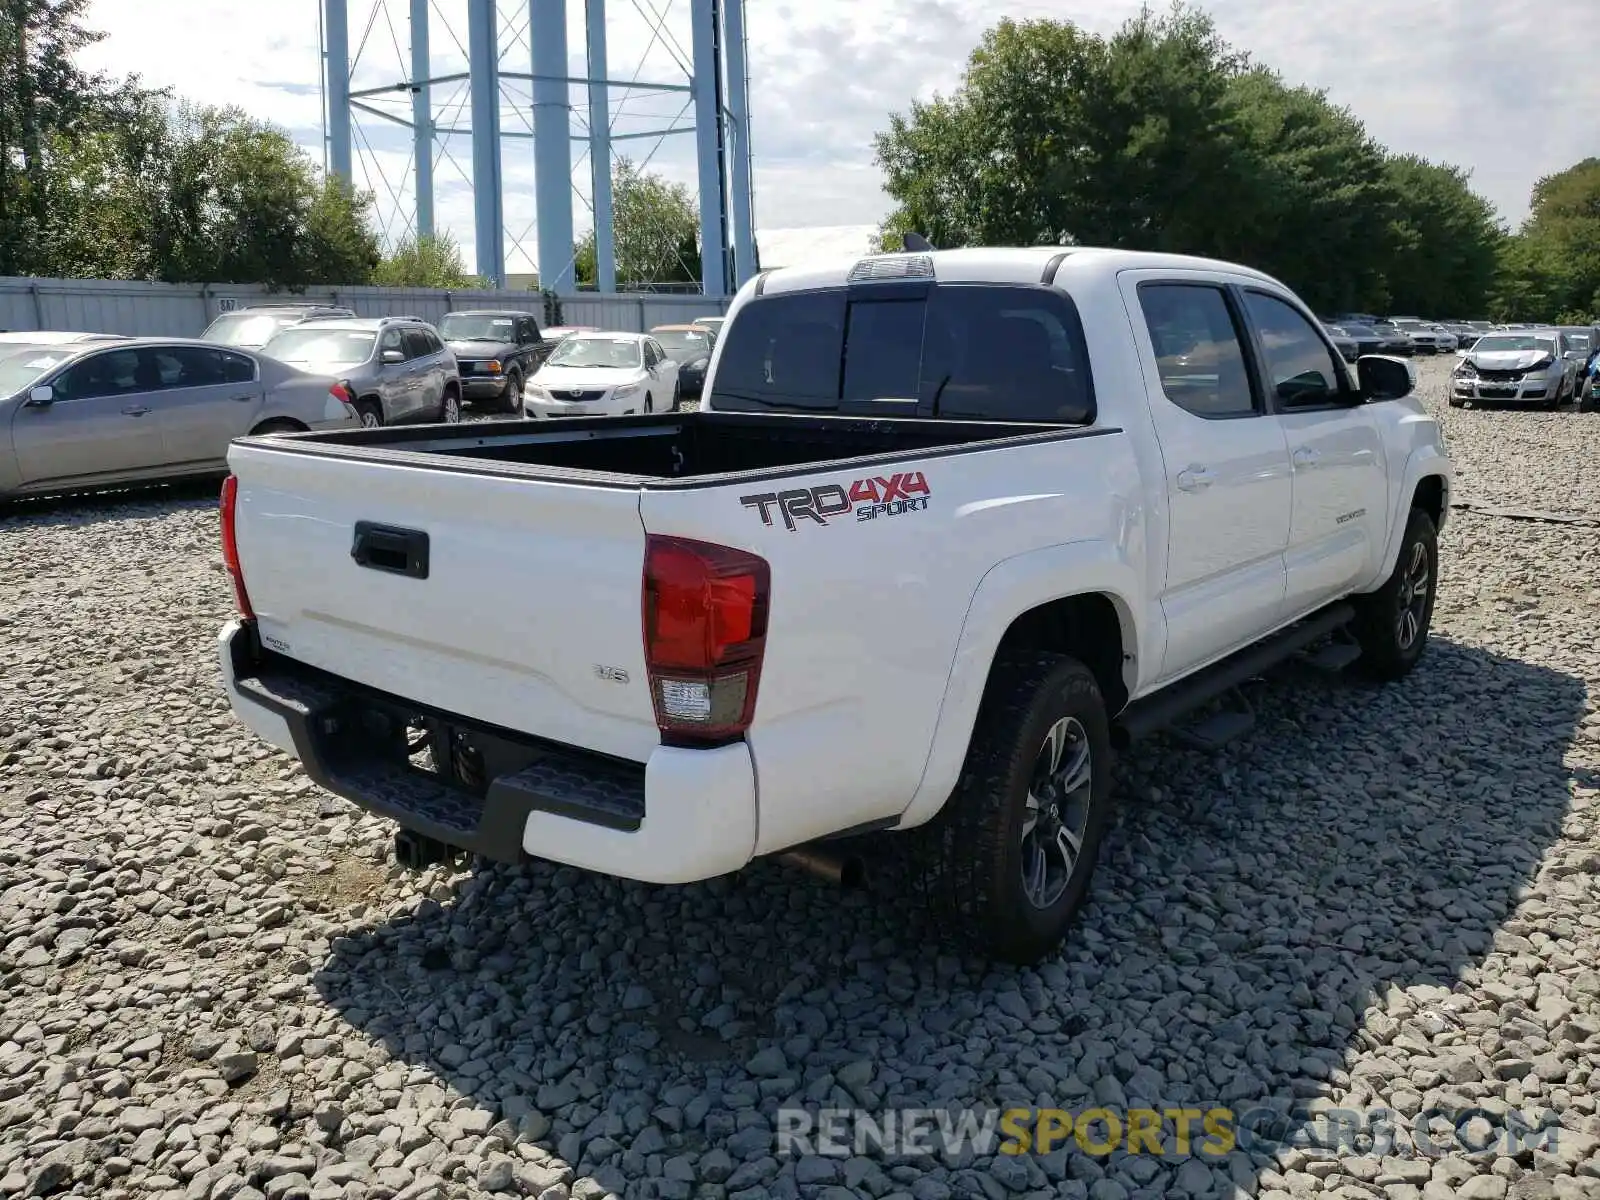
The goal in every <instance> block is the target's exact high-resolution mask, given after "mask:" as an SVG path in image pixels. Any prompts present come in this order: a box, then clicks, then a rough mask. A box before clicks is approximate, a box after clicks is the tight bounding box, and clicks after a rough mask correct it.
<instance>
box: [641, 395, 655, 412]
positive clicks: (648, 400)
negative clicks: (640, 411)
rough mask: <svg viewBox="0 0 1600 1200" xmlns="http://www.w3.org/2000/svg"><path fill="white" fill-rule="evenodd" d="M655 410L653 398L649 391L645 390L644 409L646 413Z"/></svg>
mask: <svg viewBox="0 0 1600 1200" xmlns="http://www.w3.org/2000/svg"><path fill="white" fill-rule="evenodd" d="M655 410H656V402H655V398H654V397H653V396H651V395H650V393H649V392H646V393H645V394H644V411H645V412H647V413H653V412H655Z"/></svg>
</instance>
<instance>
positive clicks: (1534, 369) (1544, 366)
mask: <svg viewBox="0 0 1600 1200" xmlns="http://www.w3.org/2000/svg"><path fill="white" fill-rule="evenodd" d="M1555 365H1556V360H1555V359H1553V358H1541V359H1540V360H1539V361H1538V362H1536V363H1531V364H1529V366H1528V373H1529V374H1530V375H1538V374H1540V373H1541V372H1543V371H1548V370H1549V369H1550V368H1551V367H1553V366H1555Z"/></svg>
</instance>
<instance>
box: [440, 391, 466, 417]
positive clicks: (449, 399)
mask: <svg viewBox="0 0 1600 1200" xmlns="http://www.w3.org/2000/svg"><path fill="white" fill-rule="evenodd" d="M439 420H440V422H442V423H443V424H446V425H455V424H457V423H459V422H460V420H461V394H460V393H459V392H457V391H455V389H453V388H445V390H444V396H443V398H442V399H441V400H440V401H439Z"/></svg>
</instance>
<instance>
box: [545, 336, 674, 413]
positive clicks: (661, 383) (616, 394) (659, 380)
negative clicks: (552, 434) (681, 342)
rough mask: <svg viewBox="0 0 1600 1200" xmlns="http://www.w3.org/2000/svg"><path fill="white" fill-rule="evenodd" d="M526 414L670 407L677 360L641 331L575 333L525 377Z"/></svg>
mask: <svg viewBox="0 0 1600 1200" xmlns="http://www.w3.org/2000/svg"><path fill="white" fill-rule="evenodd" d="M522 407H523V411H524V412H525V413H526V414H527V415H528V416H530V417H622V416H628V415H630V414H632V413H652V412H675V411H676V410H677V408H678V364H677V363H675V362H673V361H672V360H671V359H670V358H668V357H667V355H666V352H665V351H664V350H662V348H661V346H660V344H659V343H657V341H656V340H655V338H653V337H651V336H650V335H649V334H646V333H575V334H572V335H571V336H570V337H568V338H565V339H564V340H563V341H562V343H561V344H560V345H559V346H557V347H556V348H555V350H554V351H553V352H552V353H551V355H550V357H549V358H547V359H546V360H545V362H544V365H543V366H542V367H540V368H539V370H538V371H537V372H535V373H534V376H533V378H532V379H530V380H528V386H527V387H526V389H524V391H523V396H522Z"/></svg>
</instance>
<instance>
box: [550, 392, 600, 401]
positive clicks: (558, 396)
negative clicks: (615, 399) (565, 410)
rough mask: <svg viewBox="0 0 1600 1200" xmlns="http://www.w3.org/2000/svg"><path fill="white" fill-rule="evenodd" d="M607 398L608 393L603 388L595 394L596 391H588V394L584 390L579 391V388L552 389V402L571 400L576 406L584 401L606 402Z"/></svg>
mask: <svg viewBox="0 0 1600 1200" xmlns="http://www.w3.org/2000/svg"><path fill="white" fill-rule="evenodd" d="M605 397H606V393H605V389H604V388H601V389H600V390H599V391H598V392H595V391H587V392H586V391H583V390H582V389H579V388H551V389H550V399H552V400H569V401H571V402H572V403H574V404H577V403H580V402H582V401H584V400H604V399H605Z"/></svg>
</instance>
